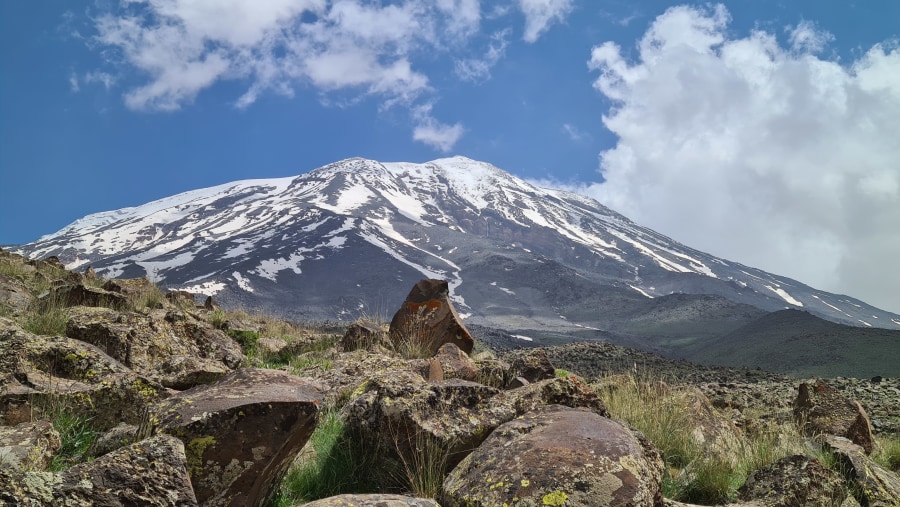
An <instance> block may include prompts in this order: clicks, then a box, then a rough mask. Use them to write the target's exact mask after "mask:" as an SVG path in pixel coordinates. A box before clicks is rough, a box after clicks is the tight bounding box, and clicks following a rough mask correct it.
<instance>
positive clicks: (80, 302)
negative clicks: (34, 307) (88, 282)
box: [37, 284, 130, 309]
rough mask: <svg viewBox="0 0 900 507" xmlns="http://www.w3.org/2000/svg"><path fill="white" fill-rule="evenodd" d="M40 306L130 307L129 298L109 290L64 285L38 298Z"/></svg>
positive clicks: (79, 285) (78, 285)
mask: <svg viewBox="0 0 900 507" xmlns="http://www.w3.org/2000/svg"><path fill="white" fill-rule="evenodd" d="M37 304H39V305H55V304H61V305H63V306H66V307H70V306H94V307H98V306H99V307H108V308H120V309H125V308H128V307H129V306H130V303H129V301H128V298H126V297H125V296H123V295H121V294H118V293H115V292H110V291H108V290H103V289H96V288H94V287H87V286H85V285H82V284H77V285H63V286H61V287H57V288H54V289H51V291H50V292H49V293H48V294H46V295H44V296H42V297H40V298H38V300H37Z"/></svg>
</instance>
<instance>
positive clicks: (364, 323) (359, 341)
mask: <svg viewBox="0 0 900 507" xmlns="http://www.w3.org/2000/svg"><path fill="white" fill-rule="evenodd" d="M385 334H386V333H385V332H384V329H382V327H381V325H379V324H376V323H374V322H371V321H368V320H358V321H356V322H354V323H353V324H350V327H348V328H347V332H346V333H344V336H343V337H342V338H341V341H340V346H341V350H343V351H344V352H352V351H354V350H359V349H363V350H370V349H372V348H373V347H374V346H375V345H386V344H387V342H386V340H385Z"/></svg>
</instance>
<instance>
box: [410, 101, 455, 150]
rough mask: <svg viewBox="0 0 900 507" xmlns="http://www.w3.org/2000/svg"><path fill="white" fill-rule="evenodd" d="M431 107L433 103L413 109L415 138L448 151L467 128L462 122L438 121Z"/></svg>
mask: <svg viewBox="0 0 900 507" xmlns="http://www.w3.org/2000/svg"><path fill="white" fill-rule="evenodd" d="M431 108H432V105H431V104H425V105H422V106H418V107H416V108H415V109H413V111H412V113H413V118H414V119H415V121H416V127H415V129H414V130H413V139H414V140H416V141H420V142H423V143H425V144H427V145H429V146H431V147H432V148H435V149H437V150H440V151H442V152H445V153H446V152H448V151H450V150H452V149H453V146H454V145H456V142H457V141H459V138H460V137H462V135H463V133H464V132H465V129H464V128H463V126H462V124H460V123H456V124H454V125H444V124H442V123H440V122H438V121H437V120H436V119H434V117H433V116H432V115H431Z"/></svg>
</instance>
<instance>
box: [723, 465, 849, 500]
mask: <svg viewBox="0 0 900 507" xmlns="http://www.w3.org/2000/svg"><path fill="white" fill-rule="evenodd" d="M738 496H739V497H740V498H741V500H746V501H749V500H756V501H758V502H760V503H762V504H763V505H765V506H766V507H802V506H805V505H816V506H820V507H839V506H840V505H842V504H843V502H844V500H845V499H846V498H847V487H846V486H845V485H844V481H843V479H842V478H841V477H840V476H839V475H838V474H837V473H835V472H833V471H831V470H829V469H828V468H826V467H825V466H824V465H823V464H822V463H821V462H819V460H817V459H816V458H812V457H809V456H804V455H799V454H798V455H793V456H787V457H784V458H781V459H780V460H778V461H776V462H775V463H773V464H771V465H769V466H767V467H764V468H761V469H759V470H756V471H754V472H753V473H752V474H750V477H748V478H747V481H746V482H745V483H744V485H743V486H741V488H740V489H739V490H738Z"/></svg>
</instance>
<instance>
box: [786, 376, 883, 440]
mask: <svg viewBox="0 0 900 507" xmlns="http://www.w3.org/2000/svg"><path fill="white" fill-rule="evenodd" d="M794 418H795V419H796V420H797V422H798V424H800V425H801V428H802V429H803V431H804V432H805V433H806V434H808V435H814V436H815V435H835V436H838V437H845V438H848V439H850V440H851V441H852V442H853V443H855V444H858V445H860V446H862V448H863V449H865V450H866V454H871V453H872V450H873V449H874V446H875V437H873V436H872V424H871V422H869V416H868V415H867V414H866V411H865V410H864V409H863V408H862V405H860V404H859V402H858V401H855V400H850V399H847V398H845V397H844V396H843V395H841V393H840V391H838V390H837V389H835V388H833V387H831V386H829V385H828V384H826V383H825V382H823V381H822V380H816V382H815V383H814V384H812V385H810V384H808V383H806V382H804V383H802V384H800V387H799V389H798V394H797V398H796V399H795V400H794Z"/></svg>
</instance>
